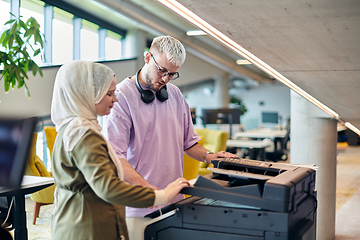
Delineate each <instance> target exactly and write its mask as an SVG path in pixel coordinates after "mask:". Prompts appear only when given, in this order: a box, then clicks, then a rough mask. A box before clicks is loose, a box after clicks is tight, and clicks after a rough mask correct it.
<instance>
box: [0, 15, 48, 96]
mask: <svg viewBox="0 0 360 240" xmlns="http://www.w3.org/2000/svg"><path fill="white" fill-rule="evenodd" d="M10 14H11V13H10ZM11 15H12V16H13V17H14V19H11V20H9V21H7V22H6V23H5V25H10V28H9V29H8V30H5V31H4V32H3V33H2V35H1V37H0V44H1V45H2V47H3V48H4V49H5V50H4V51H0V67H1V68H3V70H2V76H0V81H1V80H3V79H4V88H5V92H8V91H9V89H10V87H11V88H12V89H14V88H15V86H16V85H17V88H21V87H23V86H24V88H25V92H26V94H27V95H28V96H29V97H30V92H29V89H28V87H27V85H26V82H25V79H29V77H28V75H27V73H28V71H32V73H33V75H34V76H35V75H36V74H37V73H39V74H40V75H41V77H42V76H43V75H42V71H41V68H40V67H39V66H38V65H37V64H36V63H35V62H34V60H33V58H34V57H36V56H37V55H39V54H40V53H41V50H42V49H43V42H44V41H43V36H42V35H41V33H40V25H39V23H38V22H37V21H36V20H35V18H33V17H30V18H29V19H28V20H27V21H26V22H24V21H22V20H21V17H22V16H19V17H18V18H16V16H15V15H13V14H11Z"/></svg>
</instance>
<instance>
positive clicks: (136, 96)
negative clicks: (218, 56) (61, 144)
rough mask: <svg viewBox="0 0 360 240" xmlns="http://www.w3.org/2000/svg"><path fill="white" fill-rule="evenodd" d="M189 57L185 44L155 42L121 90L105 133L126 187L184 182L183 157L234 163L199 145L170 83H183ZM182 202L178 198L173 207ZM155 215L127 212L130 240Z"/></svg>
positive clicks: (170, 40) (183, 102) (182, 100)
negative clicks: (180, 80)
mask: <svg viewBox="0 0 360 240" xmlns="http://www.w3.org/2000/svg"><path fill="white" fill-rule="evenodd" d="M185 57H186V52H185V48H184V47H183V45H182V44H181V43H180V41H178V40H177V39H175V38H173V37H170V36H160V37H156V38H154V40H153V42H152V45H151V47H150V51H149V52H147V53H146V54H145V57H144V61H145V64H144V66H143V67H142V69H140V70H139V71H138V72H137V73H136V74H135V75H134V76H132V77H129V78H126V79H124V80H123V81H122V82H121V83H119V84H118V86H117V89H118V90H119V93H118V94H117V98H118V99H119V101H118V102H117V103H114V107H113V110H112V111H111V113H110V115H108V116H107V119H106V127H105V132H107V133H106V135H107V137H108V139H109V141H110V142H111V143H112V145H113V147H114V149H115V151H116V153H117V155H118V157H119V159H120V161H121V163H122V165H123V168H124V173H125V181H127V182H129V183H131V184H134V185H141V186H144V187H150V188H152V189H163V188H164V187H165V186H166V185H167V184H168V183H170V182H172V181H174V180H175V179H177V178H178V177H182V166H183V152H185V153H186V154H187V155H189V156H191V157H192V158H194V159H197V160H199V161H206V162H208V163H209V162H210V161H211V160H212V159H214V158H219V157H235V155H233V154H231V153H226V152H219V153H216V154H214V153H211V152H210V151H208V150H207V149H205V148H203V147H202V146H201V145H200V144H197V142H198V141H199V140H200V137H199V136H198V135H197V134H196V133H195V132H194V127H193V124H192V120H191V114H190V109H189V106H188V104H187V102H186V100H185V98H184V96H183V95H182V93H181V92H180V90H179V88H178V87H176V86H175V85H173V84H172V83H170V81H173V80H175V79H177V78H178V77H179V72H178V71H179V69H180V67H181V65H182V64H183V63H184V61H185ZM155 96H156V97H155ZM181 199H183V196H182V195H179V196H177V197H175V198H174V202H176V201H179V200H181ZM161 207H163V206H159V208H161ZM156 209H157V208H152V209H149V208H148V209H136V208H128V207H127V208H126V216H127V224H128V229H129V235H130V239H131V240H135V239H141V238H140V236H141V235H142V234H143V233H142V232H141V231H142V230H141V229H142V228H141V226H142V224H143V222H144V221H147V220H148V219H146V218H144V216H145V215H146V214H148V213H150V212H153V211H155V210H156Z"/></svg>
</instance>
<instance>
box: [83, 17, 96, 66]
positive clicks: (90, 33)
mask: <svg viewBox="0 0 360 240" xmlns="http://www.w3.org/2000/svg"><path fill="white" fill-rule="evenodd" d="M98 29H99V26H98V25H96V24H94V23H91V22H89V21H86V20H82V28H81V35H80V59H81V60H84V61H95V60H98V58H99V57H98V55H99V36H98V33H97V32H98Z"/></svg>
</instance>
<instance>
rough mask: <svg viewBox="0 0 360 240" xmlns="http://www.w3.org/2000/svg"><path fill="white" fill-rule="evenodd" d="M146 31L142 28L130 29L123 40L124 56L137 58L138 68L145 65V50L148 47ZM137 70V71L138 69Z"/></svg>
mask: <svg viewBox="0 0 360 240" xmlns="http://www.w3.org/2000/svg"><path fill="white" fill-rule="evenodd" d="M146 40H147V39H146V33H145V32H144V31H142V30H129V31H128V32H127V34H126V37H125V39H124V40H123V41H122V42H121V43H122V44H121V46H122V47H121V53H122V57H124V58H137V63H136V69H137V70H139V69H140V68H142V67H143V66H144V52H145V49H146ZM137 70H136V71H137Z"/></svg>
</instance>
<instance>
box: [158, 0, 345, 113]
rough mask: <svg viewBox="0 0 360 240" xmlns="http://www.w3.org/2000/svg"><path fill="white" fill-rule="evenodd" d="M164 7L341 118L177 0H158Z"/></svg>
mask: <svg viewBox="0 0 360 240" xmlns="http://www.w3.org/2000/svg"><path fill="white" fill-rule="evenodd" d="M158 1H159V2H160V3H162V4H163V5H165V6H167V7H168V8H170V9H171V10H173V11H174V12H176V13H177V14H179V15H180V16H182V17H183V18H185V19H186V20H188V21H189V22H191V23H193V24H194V25H195V26H197V27H199V28H200V29H201V30H203V31H204V32H206V33H207V34H209V35H211V36H212V37H214V38H215V39H217V40H218V41H220V42H221V43H223V44H224V45H225V46H227V47H228V48H230V49H232V50H233V51H235V52H236V53H238V54H239V55H240V56H242V57H244V58H245V59H247V60H249V61H250V62H251V63H253V64H254V65H256V66H257V67H259V68H260V69H261V70H263V71H264V72H266V73H267V74H269V75H270V76H272V77H274V78H275V79H277V80H278V81H280V82H282V83H283V84H285V85H286V86H288V87H289V88H291V89H292V90H294V91H295V92H297V93H298V94H300V95H301V96H302V97H304V98H305V99H307V100H308V101H310V102H311V103H313V104H314V105H316V106H317V107H319V108H320V109H322V110H323V111H325V112H326V113H327V114H329V115H330V116H331V117H334V118H336V119H338V118H339V114H337V113H336V112H335V111H333V110H331V109H330V108H329V107H327V106H325V105H324V104H323V103H321V102H320V101H319V100H317V99H315V98H314V97H312V96H311V95H310V94H308V93H307V92H305V91H304V90H302V89H301V88H300V87H298V86H297V85H295V84H294V83H293V82H291V81H290V80H289V79H287V78H286V77H285V76H283V75H282V74H280V73H279V72H277V71H276V70H275V69H273V68H272V67H270V66H269V65H268V64H266V63H265V62H263V61H262V60H260V59H259V58H257V57H256V56H254V55H253V54H252V53H250V52H249V51H247V50H246V49H244V48H243V47H241V46H240V45H239V44H237V43H236V42H234V41H233V40H232V39H230V38H229V37H227V36H225V35H224V34H223V33H221V32H220V31H219V30H217V29H216V28H214V27H213V26H211V25H210V24H208V23H207V22H205V21H204V20H203V19H201V18H200V17H199V16H197V15H196V14H194V13H193V12H191V11H190V10H189V9H187V8H185V7H184V6H183V5H181V4H180V3H179V2H177V1H175V0H158Z"/></svg>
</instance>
